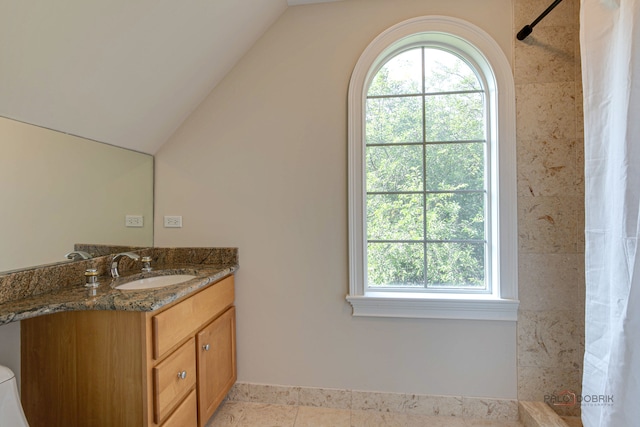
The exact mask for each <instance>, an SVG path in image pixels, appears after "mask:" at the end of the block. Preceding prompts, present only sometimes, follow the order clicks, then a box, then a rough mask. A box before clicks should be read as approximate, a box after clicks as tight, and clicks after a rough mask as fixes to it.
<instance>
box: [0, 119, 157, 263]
mask: <svg viewBox="0 0 640 427" xmlns="http://www.w3.org/2000/svg"><path fill="white" fill-rule="evenodd" d="M0 147H1V148H2V151H1V153H2V154H1V155H0V198H1V199H0V200H1V202H0V273H1V272H6V271H12V270H19V269H25V268H30V267H34V266H38V265H42V264H50V263H57V262H71V261H68V260H66V259H65V254H67V253H69V252H71V251H72V250H73V248H74V244H76V243H89V244H103V245H129V246H145V247H146V246H153V156H151V155H148V154H143V153H139V152H135V151H131V150H127V149H124V148H120V147H115V146H112V145H108V144H104V143H100V142H96V141H92V140H88V139H84V138H80V137H77V136H72V135H68V134H65V133H62V132H57V131H53V130H50V129H46V128H42V127H38V126H35V125H31V124H26V123H22V122H19V121H16V120H12V119H8V118H4V117H0ZM127 215H134V216H142V218H143V221H142V227H127V226H126V224H125V218H126V216H127Z"/></svg>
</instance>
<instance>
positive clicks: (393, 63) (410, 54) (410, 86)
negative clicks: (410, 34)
mask: <svg viewBox="0 0 640 427" xmlns="http://www.w3.org/2000/svg"><path fill="white" fill-rule="evenodd" d="M421 79H422V52H421V49H420V48H417V49H411V50H408V51H406V52H402V53H401V54H399V55H397V56H394V57H393V58H392V59H391V60H389V61H388V62H387V63H386V64H385V65H384V66H383V67H382V68H381V69H380V71H378V73H377V74H376V76H375V77H374V78H373V81H372V82H371V86H369V91H368V93H367V95H368V96H375V95H404V94H410V93H420V92H422V83H421Z"/></svg>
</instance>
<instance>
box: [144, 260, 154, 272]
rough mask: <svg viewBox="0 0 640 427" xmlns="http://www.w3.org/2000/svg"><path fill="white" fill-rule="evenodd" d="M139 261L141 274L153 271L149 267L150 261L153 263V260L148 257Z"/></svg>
mask: <svg viewBox="0 0 640 427" xmlns="http://www.w3.org/2000/svg"><path fill="white" fill-rule="evenodd" d="M141 261H142V271H143V272H145V273H148V272H150V271H151V270H153V268H152V267H151V261H153V259H152V258H151V257H150V256H143V257H142V259H141Z"/></svg>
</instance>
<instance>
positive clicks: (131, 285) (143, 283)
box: [116, 274, 196, 290]
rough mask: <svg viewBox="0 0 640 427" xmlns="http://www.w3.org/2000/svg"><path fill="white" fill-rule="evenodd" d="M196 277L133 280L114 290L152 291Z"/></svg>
mask: <svg viewBox="0 0 640 427" xmlns="http://www.w3.org/2000/svg"><path fill="white" fill-rule="evenodd" d="M195 277H196V276H192V275H191V274H172V275H170V276H154V277H147V278H144V279H138V280H134V281H132V282H127V283H123V284H122V285H119V286H116V289H122V290H133V289H154V288H162V287H164V286H170V285H177V284H178V283H182V282H186V281H187V280H191V279H195Z"/></svg>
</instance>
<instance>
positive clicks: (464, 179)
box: [425, 142, 485, 191]
mask: <svg viewBox="0 0 640 427" xmlns="http://www.w3.org/2000/svg"><path fill="white" fill-rule="evenodd" d="M484 149H485V144H484V143H482V142H471V143H455V144H428V145H427V146H426V147H425V150H426V168H427V170H426V174H427V176H426V182H427V190H428V191H451V190H484V189H485V185H484V162H485V152H484Z"/></svg>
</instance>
